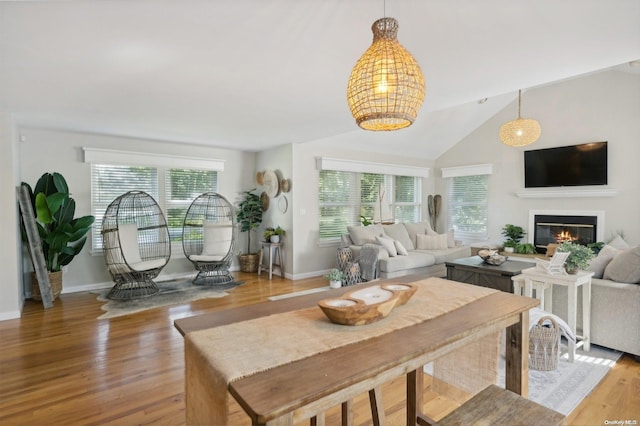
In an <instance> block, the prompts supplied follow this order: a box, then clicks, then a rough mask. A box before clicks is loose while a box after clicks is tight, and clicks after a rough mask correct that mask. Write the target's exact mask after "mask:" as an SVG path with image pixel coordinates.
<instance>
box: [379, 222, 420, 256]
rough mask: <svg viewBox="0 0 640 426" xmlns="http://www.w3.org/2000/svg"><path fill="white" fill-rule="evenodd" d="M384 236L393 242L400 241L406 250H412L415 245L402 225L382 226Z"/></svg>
mask: <svg viewBox="0 0 640 426" xmlns="http://www.w3.org/2000/svg"><path fill="white" fill-rule="evenodd" d="M382 228H383V229H384V234H385V236H387V237H390V238H392V239H394V240H398V241H400V243H402V245H403V246H404V247H405V248H407V249H408V250H413V249H414V248H415V245H414V244H413V243H412V242H411V237H410V236H409V233H408V232H407V228H405V226H404V224H402V223H394V224H393V225H382Z"/></svg>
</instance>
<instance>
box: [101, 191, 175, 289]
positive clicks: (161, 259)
mask: <svg viewBox="0 0 640 426" xmlns="http://www.w3.org/2000/svg"><path fill="white" fill-rule="evenodd" d="M102 247H103V250H104V259H105V262H106V263H107V268H108V269H109V273H110V274H111V277H112V279H113V281H114V282H115V285H114V286H113V288H112V289H111V291H109V293H108V294H107V298H109V299H119V300H123V299H135V298H140V297H145V296H151V295H153V294H156V293H158V291H159V289H158V286H157V285H156V283H155V282H154V281H153V279H154V278H155V277H157V276H158V274H159V273H160V271H161V270H162V268H164V267H165V265H166V264H167V263H168V262H169V258H170V257H171V241H170V239H169V229H168V227H167V222H166V220H165V218H164V214H162V210H161V209H160V206H158V203H156V200H154V199H153V197H152V196H151V195H149V194H147V193H146V192H142V191H130V192H127V193H126V194H123V195H121V196H119V197H118V198H116V199H115V200H114V201H113V202H112V203H111V204H109V207H107V210H106V212H105V214H104V218H103V219H102Z"/></svg>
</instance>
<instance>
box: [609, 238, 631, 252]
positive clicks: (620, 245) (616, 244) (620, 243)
mask: <svg viewBox="0 0 640 426" xmlns="http://www.w3.org/2000/svg"><path fill="white" fill-rule="evenodd" d="M608 244H609V245H610V246H611V247H613V248H617V249H619V250H624V249H628V248H629V244H627V242H626V241H625V240H623V239H622V237H621V236H620V235H616V237H615V238H614V239H613V240H611V241H609V243H608Z"/></svg>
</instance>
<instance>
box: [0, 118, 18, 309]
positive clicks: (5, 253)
mask: <svg viewBox="0 0 640 426" xmlns="http://www.w3.org/2000/svg"><path fill="white" fill-rule="evenodd" d="M16 137H17V132H16V129H15V125H14V121H13V120H12V118H11V116H10V115H9V114H5V113H4V112H3V111H2V110H0V152H2V155H0V205H2V206H4V208H2V209H0V224H2V226H0V239H2V244H0V270H1V271H2V279H1V280H0V321H1V320H6V319H10V318H17V317H19V316H20V310H21V309H22V301H23V299H22V281H21V279H20V276H21V272H20V270H21V267H20V256H19V253H20V252H21V246H22V243H21V241H20V230H19V227H18V217H19V216H18V214H19V213H18V203H17V201H16V187H17V186H18V184H19V165H18V162H17V158H18V149H19V146H18V144H17V142H16Z"/></svg>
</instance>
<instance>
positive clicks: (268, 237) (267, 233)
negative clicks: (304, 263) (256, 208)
mask: <svg viewBox="0 0 640 426" xmlns="http://www.w3.org/2000/svg"><path fill="white" fill-rule="evenodd" d="M262 236H263V237H264V240H265V241H270V242H272V243H279V242H280V240H281V239H282V237H283V236H284V229H282V228H280V227H279V226H278V227H276V228H272V227H268V228H266V229H265V230H264V232H263V233H262Z"/></svg>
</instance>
